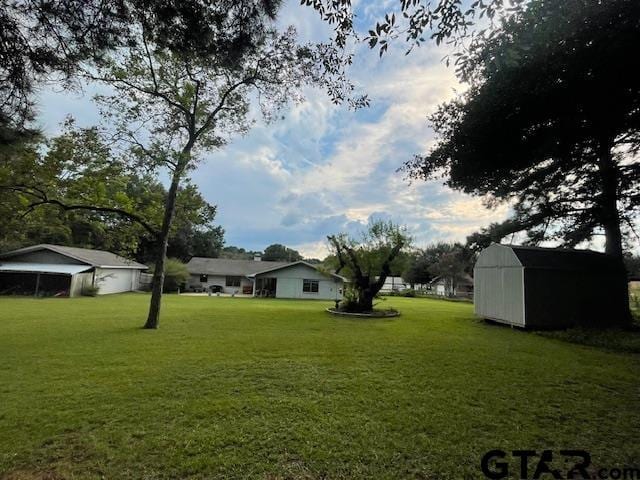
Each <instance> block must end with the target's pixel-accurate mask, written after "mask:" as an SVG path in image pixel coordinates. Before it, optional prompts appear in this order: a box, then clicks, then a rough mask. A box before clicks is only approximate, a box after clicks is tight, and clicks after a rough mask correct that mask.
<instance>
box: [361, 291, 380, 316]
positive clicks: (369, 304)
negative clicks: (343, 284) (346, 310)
mask: <svg viewBox="0 0 640 480" xmlns="http://www.w3.org/2000/svg"><path fill="white" fill-rule="evenodd" d="M376 293H378V292H376ZM376 293H373V290H371V288H365V289H362V290H361V291H360V295H359V297H358V311H359V312H370V311H372V310H373V299H374V298H375V296H376Z"/></svg>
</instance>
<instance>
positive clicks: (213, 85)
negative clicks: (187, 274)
mask: <svg viewBox="0 0 640 480" xmlns="http://www.w3.org/2000/svg"><path fill="white" fill-rule="evenodd" d="M216 8H218V7H216ZM223 13H224V15H225V18H227V22H223V24H222V25H221V27H220V37H221V40H225V38H226V35H227V34H228V31H233V27H234V25H235V23H236V22H237V21H239V20H238V19H236V18H235V15H240V16H241V15H244V14H245V13H246V12H245V10H244V9H240V10H238V11H236V10H235V9H234V8H231V9H230V10H229V11H225V12H223ZM266 17H267V16H265V18H263V23H262V24H261V25H263V26H264V25H267V27H264V28H257V29H255V30H254V31H252V32H251V35H252V38H251V41H250V42H249V43H250V44H251V46H252V47H251V48H249V49H245V50H244V51H243V52H242V55H233V56H231V55H232V54H231V53H228V54H225V55H219V56H218V55H210V56H208V57H204V56H202V55H195V54H194V53H193V52H191V51H190V50H187V51H179V50H177V49H167V48H165V47H164V46H163V44H162V43H159V42H156V39H155V37H154V36H153V35H147V30H146V26H147V23H149V22H151V21H152V19H144V20H142V21H141V22H140V24H139V31H138V34H139V36H140V38H139V39H138V40H136V41H134V42H132V44H131V45H130V46H129V47H128V48H127V49H124V50H122V51H118V52H117V53H116V54H114V55H112V56H109V57H108V58H106V59H104V60H103V61H102V62H100V63H99V64H98V66H97V67H96V68H94V69H91V70H88V71H87V72H86V75H87V77H88V78H89V79H90V80H92V81H98V82H103V83H105V84H107V85H108V86H109V87H110V88H111V89H112V90H113V91H114V94H112V95H105V96H101V97H99V98H98V100H99V102H100V104H101V106H102V108H103V112H104V114H105V118H106V119H107V120H108V123H109V125H110V126H111V128H112V130H113V136H114V139H116V140H117V141H119V142H120V143H121V145H123V147H124V148H126V149H127V150H128V152H129V153H130V154H132V155H133V156H134V157H135V158H136V159H137V160H138V163H139V164H140V165H144V166H145V167H146V168H148V169H150V170H152V171H160V170H162V171H165V172H167V173H168V177H169V182H170V185H169V189H168V193H167V196H166V201H165V207H164V218H163V221H162V225H161V228H160V232H159V235H158V237H157V250H156V254H157V257H156V262H155V269H154V279H153V289H152V298H151V305H150V309H149V315H148V318H147V322H146V324H145V328H157V326H158V322H159V313H160V302H161V296H162V284H163V277H162V276H163V274H164V273H163V272H164V268H163V265H164V262H165V259H166V253H167V248H168V240H169V235H170V231H171V228H172V224H173V220H174V215H175V210H176V195H177V192H178V190H179V188H180V185H181V182H183V181H184V179H185V178H186V177H187V176H188V175H189V172H190V171H192V170H193V169H194V168H195V167H196V165H197V164H198V162H199V161H200V160H201V159H202V157H203V156H204V154H205V153H206V152H212V151H215V150H216V149H219V148H221V147H223V146H224V145H225V144H227V143H228V142H229V141H230V140H231V139H232V138H233V137H234V136H235V135H238V134H242V133H244V132H246V131H247V130H248V129H249V128H250V126H251V124H252V121H253V117H252V115H251V106H252V104H253V105H255V106H257V107H259V108H260V109H261V111H262V114H263V115H264V117H265V118H266V119H267V120H271V119H272V118H273V117H272V115H273V114H274V113H275V112H277V111H279V110H280V109H282V108H283V107H284V106H285V105H287V103H288V102H289V101H292V100H293V101H295V100H300V99H301V98H302V96H301V88H302V87H303V86H304V85H310V84H312V85H317V86H321V87H324V88H326V89H327V90H328V91H329V93H330V94H331V95H332V96H333V98H334V100H336V101H341V100H345V99H348V100H349V99H352V98H351V96H350V88H349V85H350V84H349V83H348V82H347V81H346V78H345V77H344V75H343V71H342V70H341V68H340V66H341V65H342V63H343V61H344V59H343V58H342V57H340V56H339V55H338V54H337V51H336V50H335V49H333V48H331V47H329V48H327V47H326V46H324V45H299V44H298V43H297V41H296V33H295V30H294V29H293V28H287V29H285V30H284V31H278V30H276V29H275V28H272V27H268V25H269V22H270V19H269V18H266ZM212 48H213V46H212ZM347 97H348V98H347ZM253 102H255V103H253ZM353 102H354V104H355V105H356V106H357V105H360V104H363V103H366V99H364V98H362V97H359V98H355V99H353Z"/></svg>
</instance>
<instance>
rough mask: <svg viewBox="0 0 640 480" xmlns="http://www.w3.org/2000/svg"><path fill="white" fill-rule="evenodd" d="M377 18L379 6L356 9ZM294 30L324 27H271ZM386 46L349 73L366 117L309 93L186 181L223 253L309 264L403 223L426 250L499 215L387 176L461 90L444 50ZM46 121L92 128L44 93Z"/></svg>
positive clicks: (420, 148)
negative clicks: (371, 230) (333, 248)
mask: <svg viewBox="0 0 640 480" xmlns="http://www.w3.org/2000/svg"><path fill="white" fill-rule="evenodd" d="M360 4H362V5H363V6H364V8H365V9H366V11H363V10H361V11H360V13H361V15H364V16H365V17H366V18H375V17H376V16H377V15H378V11H379V10H380V9H379V7H380V4H374V3H373V2H370V3H368V4H365V3H364V2H358V3H357V5H358V8H359V5H360ZM279 23H280V24H281V25H284V24H290V23H294V24H295V25H296V27H297V28H298V31H299V33H300V35H301V37H303V39H305V40H309V41H317V40H321V41H322V40H326V39H327V38H329V36H330V34H331V29H330V27H328V26H327V25H326V24H325V23H323V22H321V21H319V19H318V15H317V12H315V11H314V10H313V9H311V8H306V7H301V6H300V5H299V3H298V2H294V1H291V2H290V3H288V4H287V5H286V7H285V8H284V10H283V11H282V14H281V15H280V18H279ZM403 53H404V47H398V48H391V49H390V52H389V53H388V54H387V55H385V56H384V57H383V58H382V59H379V57H378V54H377V51H372V50H369V49H368V48H367V47H366V46H364V45H361V46H359V47H358V48H357V50H356V57H355V62H354V65H353V68H352V70H351V72H350V74H351V76H352V78H353V79H354V81H356V82H357V83H358V84H359V85H360V87H361V88H362V89H363V90H364V91H366V92H367V93H368V94H369V95H370V96H371V98H372V105H371V108H370V109H364V110H361V111H358V112H352V111H349V110H347V109H346V107H342V106H335V105H333V104H332V103H331V101H330V99H329V98H328V97H327V95H326V94H325V93H324V92H322V91H319V90H317V89H308V90H307V91H306V92H305V93H306V101H305V102H304V103H301V104H299V105H294V106H292V107H291V109H290V110H289V111H288V112H286V114H285V116H284V119H282V120H280V121H276V122H274V123H272V124H269V125H266V124H264V122H262V121H261V120H257V122H256V125H255V127H254V128H253V129H252V130H251V132H249V134H248V135H247V136H246V137H244V138H239V139H236V140H234V141H233V142H232V143H231V144H230V145H228V146H227V147H226V148H225V149H223V150H221V151H216V152H211V153H210V154H209V155H207V156H206V157H207V158H206V159H205V161H203V163H202V164H201V165H200V166H199V167H198V169H197V170H196V171H195V172H194V174H193V180H194V181H195V182H196V183H197V184H198V185H199V187H200V188H201V190H202V192H203V194H204V196H205V198H206V199H207V200H208V201H209V202H211V203H213V204H217V205H218V212H219V213H218V221H219V222H220V223H221V225H222V226H223V227H224V228H225V230H226V232H227V240H228V243H230V244H236V245H239V246H243V247H245V248H251V249H259V248H264V247H265V246H267V245H269V244H271V243H276V242H278V243H284V244H287V245H289V246H292V247H294V248H297V249H299V250H300V251H302V252H303V253H304V254H305V255H307V256H314V257H322V256H323V255H324V254H325V253H326V243H325V237H326V235H327V234H330V233H335V232H340V231H347V232H351V233H353V234H355V233H357V232H358V231H359V230H361V229H362V228H363V226H364V225H365V224H366V222H367V221H368V220H369V219H370V218H371V217H372V216H374V217H381V216H384V217H385V218H392V219H394V221H396V222H397V223H401V224H404V225H407V227H408V228H409V230H410V232H411V234H412V235H413V236H414V237H415V239H416V244H418V245H424V244H426V243H427V242H430V241H434V240H464V237H465V236H466V235H468V234H470V233H472V232H473V231H475V230H477V229H478V228H481V227H482V226H485V225H487V224H489V223H490V222H492V221H497V220H502V219H504V218H505V217H506V215H507V214H508V208H507V207H506V206H504V207H500V208H498V209H497V210H495V211H492V210H487V209H485V208H484V207H483V206H482V204H481V201H480V200H479V199H476V198H471V197H468V196H465V195H463V194H460V193H457V192H453V191H451V190H450V189H448V188H446V187H444V186H442V185H441V184H439V183H438V182H428V183H424V182H418V183H415V184H413V185H408V184H407V182H406V181H405V180H404V179H403V178H402V175H401V174H399V173H396V169H397V168H398V167H400V166H401V165H402V163H403V162H404V161H406V160H408V159H410V158H411V157H412V155H413V154H414V153H419V152H424V151H426V150H427V149H428V148H429V146H430V145H431V144H432V143H433V132H432V130H431V129H430V128H429V125H428V122H427V115H428V114H430V113H432V112H433V111H434V110H435V108H436V107H437V105H438V104H440V103H441V102H443V101H445V100H447V99H450V98H452V97H453V96H454V95H455V94H456V90H458V91H460V90H461V86H460V85H459V84H458V83H457V81H456V78H455V75H454V73H453V70H452V69H451V68H447V67H446V66H445V65H444V64H443V63H442V62H441V61H440V59H441V58H442V56H444V55H445V53H446V50H444V49H443V48H437V47H435V46H434V45H433V44H432V43H427V44H426V45H425V46H424V47H422V48H420V49H415V50H414V51H413V52H412V53H411V54H410V55H408V56H405V55H404V54H403ZM44 100H45V101H44V105H43V116H42V119H43V122H44V123H45V124H46V127H47V128H48V130H49V131H55V128H54V127H55V126H56V125H57V122H59V121H60V120H62V118H63V117H64V115H65V114H67V113H73V114H75V116H77V117H78V120H79V122H80V123H81V124H82V125H87V124H92V123H96V122H97V121H98V115H97V109H96V107H95V106H94V105H93V104H92V103H91V102H90V99H89V93H87V94H86V95H85V96H84V97H82V96H78V94H72V95H69V94H52V93H50V92H48V93H46V94H45V95H44Z"/></svg>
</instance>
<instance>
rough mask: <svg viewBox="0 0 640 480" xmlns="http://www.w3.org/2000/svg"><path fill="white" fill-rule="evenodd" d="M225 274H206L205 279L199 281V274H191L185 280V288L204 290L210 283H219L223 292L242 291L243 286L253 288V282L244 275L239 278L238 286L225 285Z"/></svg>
mask: <svg viewBox="0 0 640 480" xmlns="http://www.w3.org/2000/svg"><path fill="white" fill-rule="evenodd" d="M226 283H227V276H226V275H207V281H206V282H201V281H200V275H194V274H191V276H190V277H189V280H188V281H187V288H189V289H192V288H202V289H204V290H205V291H206V290H208V289H209V287H211V286H212V285H219V286H221V287H222V291H223V292H224V293H240V294H241V293H242V289H243V288H244V287H245V286H250V287H252V288H253V282H252V281H251V280H249V279H248V278H246V277H241V278H240V286H239V287H227V286H226Z"/></svg>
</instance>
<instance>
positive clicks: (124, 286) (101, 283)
mask: <svg viewBox="0 0 640 480" xmlns="http://www.w3.org/2000/svg"><path fill="white" fill-rule="evenodd" d="M139 278H140V270H134V269H131V268H96V277H95V286H96V287H98V295H106V294H108V293H121V292H130V291H132V290H136V289H137V288H138V280H139Z"/></svg>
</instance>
